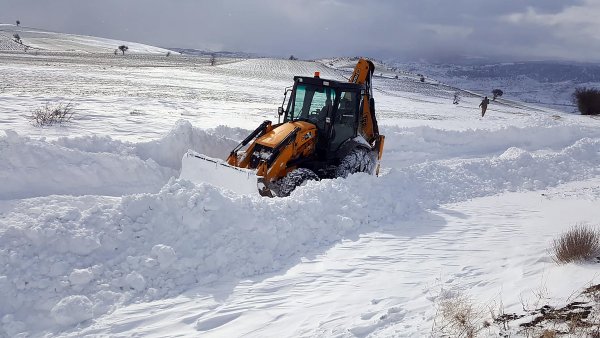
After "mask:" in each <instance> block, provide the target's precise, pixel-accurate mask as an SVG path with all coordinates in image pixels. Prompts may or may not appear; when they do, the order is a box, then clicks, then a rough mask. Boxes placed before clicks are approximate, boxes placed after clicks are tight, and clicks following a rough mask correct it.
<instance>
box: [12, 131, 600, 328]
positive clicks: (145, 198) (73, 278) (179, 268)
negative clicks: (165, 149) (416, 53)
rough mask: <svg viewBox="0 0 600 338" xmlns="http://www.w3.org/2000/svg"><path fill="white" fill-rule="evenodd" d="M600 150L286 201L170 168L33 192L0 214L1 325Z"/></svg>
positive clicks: (179, 284) (193, 280) (199, 278)
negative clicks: (116, 190) (136, 184)
mask: <svg viewBox="0 0 600 338" xmlns="http://www.w3.org/2000/svg"><path fill="white" fill-rule="evenodd" d="M180 128H181V127H180ZM176 129H177V128H176ZM439 132H440V133H446V132H445V131H439ZM450 135H452V134H450ZM457 135H461V134H457ZM467 135H468V133H467ZM463 136H464V135H463ZM450 137H451V136H450ZM8 138H16V140H12V141H7V140H3V142H5V143H9V144H13V143H15V142H17V143H18V142H23V144H22V145H21V146H20V147H16V148H21V149H22V147H29V145H28V143H30V142H33V141H31V140H23V139H22V138H20V137H18V136H15V135H12V134H10V133H9V137H8ZM167 138H168V137H166V138H165V139H167ZM567 139H568V138H567ZM567 139H565V140H563V141H565V142H567ZM11 142H12V143H11ZM62 142H64V141H62ZM162 142H164V143H168V141H166V140H162ZM91 143H93V142H91ZM78 144H79V147H80V148H82V147H85V145H84V144H83V143H82V142H80V143H78ZM161 144H162V143H161V140H159V141H157V143H156V147H157V148H160V147H161V146H162V145H161ZM38 146H39V145H38ZM554 146H556V144H555V145H554ZM49 147H50V146H49ZM91 148H93V147H91ZM116 148H118V147H114V149H116ZM27 149H28V148H27ZM33 149H36V148H35V147H33ZM40 149H45V148H43V147H42V146H40ZM71 151H75V150H73V149H67V150H64V152H65V154H70V153H69V152H71ZM80 151H81V150H80ZM599 152H600V140H599V139H594V138H583V139H580V140H576V141H575V142H573V143H572V144H569V145H567V146H565V147H562V148H561V149H557V151H546V152H541V153H540V152H531V151H527V150H524V149H522V148H517V147H508V148H507V149H505V151H503V152H501V153H500V154H498V155H497V156H493V157H491V158H473V159H469V160H464V159H453V160H443V161H433V162H423V163H419V164H415V165H412V166H407V167H397V168H390V170H389V172H388V173H387V174H386V175H384V176H382V177H379V178H376V177H372V176H368V175H364V174H356V175H352V176H350V177H349V178H348V179H334V180H324V181H321V182H309V183H308V184H307V185H306V186H303V187H301V188H299V189H297V190H296V191H294V192H293V193H292V194H291V196H290V197H288V198H278V199H264V198H257V197H250V196H238V195H234V194H232V193H229V192H227V191H223V190H220V189H219V188H216V187H213V186H210V185H207V184H201V185H193V184H192V183H190V182H188V181H185V180H178V179H174V178H171V179H169V180H168V182H167V183H166V184H164V186H162V188H161V189H160V190H159V191H157V192H153V193H141V194H135V195H128V196H124V197H122V198H120V199H118V200H115V199H114V198H113V199H103V198H101V197H97V198H92V197H80V198H73V197H68V196H62V197H61V196H51V197H42V198H32V199H27V200H24V201H21V202H20V204H19V205H17V206H16V207H15V208H14V210H13V211H11V212H9V213H4V214H0V216H1V217H2V218H0V293H1V294H0V299H3V300H4V301H3V302H0V318H3V321H2V325H3V326H1V327H0V333H1V332H2V330H4V332H7V334H9V335H10V332H20V331H19V330H18V329H19V328H25V327H33V328H36V329H37V330H45V331H51V332H59V331H60V330H63V329H68V328H69V327H72V326H73V325H76V324H77V323H79V322H82V321H86V320H88V319H90V318H94V317H97V316H100V315H102V314H104V313H108V312H111V311H112V310H114V308H115V306H117V305H118V304H126V303H131V302H135V301H151V300H156V299H162V298H165V297H170V296H175V295H179V294H181V293H183V292H185V291H186V290H189V289H190V288H192V287H194V286H197V285H199V284H207V283H233V284H235V283H236V281H237V280H240V279H242V278H252V276H257V275H261V274H264V273H266V272H272V271H279V270H281V269H285V268H288V267H291V266H293V265H295V264H296V263H297V262H298V261H299V259H300V258H301V257H304V256H307V255H308V256H310V255H314V254H318V253H319V252H322V251H323V250H326V249H327V248H329V247H331V246H332V245H333V244H334V243H336V242H339V241H340V240H341V239H344V238H354V237H355V236H357V235H358V234H359V233H361V232H364V231H373V230H377V229H380V228H384V227H393V226H394V224H395V223H396V222H397V220H399V219H407V218H410V217H412V216H414V215H415V214H417V213H420V212H423V210H425V209H428V208H435V207H436V206H437V205H439V204H442V203H447V202H457V201H464V200H467V199H471V198H475V197H480V196H487V195H493V194H497V193H500V192H503V191H514V190H531V189H542V188H545V187H549V186H554V185H557V184H560V183H563V182H566V181H569V180H582V179H586V178H589V177H594V176H598V175H599V174H600V169H599V168H600V167H599V165H600V153H599ZM150 153H152V151H150ZM65 154H60V155H61V156H63V157H65V158H67V155H65ZM102 154H104V153H102ZM150 155H151V154H150ZM15 156H16V155H15ZM106 156H108V155H106ZM138 160H139V161H143V160H141V159H139V158H138ZM136 161H137V160H136ZM147 161H150V159H149V160H147ZM164 161H165V162H164V163H168V160H166V159H164ZM152 162H154V163H156V161H155V160H152ZM148 166H150V164H148ZM50 169H52V170H53V168H52V167H50ZM132 176H133V175H132ZM130 178H131V176H130ZM86 198H88V199H91V200H86ZM233 210H235V212H232V211H233ZM73 318H74V319H73Z"/></svg>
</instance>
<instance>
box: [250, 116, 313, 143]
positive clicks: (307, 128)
mask: <svg viewBox="0 0 600 338" xmlns="http://www.w3.org/2000/svg"><path fill="white" fill-rule="evenodd" d="M296 128H300V130H299V132H298V138H305V135H306V134H307V133H311V135H310V138H312V137H314V136H316V130H317V127H316V126H315V125H314V124H312V123H310V122H305V121H294V122H287V123H283V124H280V125H279V126H277V127H275V128H273V130H271V131H270V132H268V133H266V134H264V135H263V136H261V137H259V138H258V139H257V140H256V143H258V144H260V145H263V146H265V147H269V148H275V147H276V146H277V145H279V144H280V143H281V142H283V140H284V139H285V138H286V137H287V136H288V135H290V134H291V133H292V132H293V131H294V130H295V129H296Z"/></svg>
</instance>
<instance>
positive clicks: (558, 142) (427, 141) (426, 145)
mask: <svg viewBox="0 0 600 338" xmlns="http://www.w3.org/2000/svg"><path fill="white" fill-rule="evenodd" d="M382 133H383V134H385V136H386V144H385V153H384V156H383V162H384V164H385V165H386V166H390V167H398V166H406V165H409V164H413V163H420V162H423V161H432V160H439V159H448V158H454V157H461V158H472V157H482V156H487V155H498V154H501V153H502V152H503V151H505V150H506V149H507V148H509V147H519V148H522V149H525V150H528V151H537V150H559V149H561V148H563V147H566V146H568V145H571V144H573V143H574V142H575V141H577V140H579V139H581V138H582V137H590V138H598V137H600V130H599V129H598V128H590V127H583V126H578V125H562V124H551V125H548V126H544V127H542V126H536V127H533V126H531V127H521V128H518V127H514V126H509V127H504V128H500V129H495V130H485V129H467V130H462V131H450V130H446V131H441V130H439V129H436V128H432V127H428V126H420V127H412V128H400V127H393V126H385V127H383V128H382Z"/></svg>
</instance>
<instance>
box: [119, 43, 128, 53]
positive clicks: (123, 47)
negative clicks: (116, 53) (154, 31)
mask: <svg viewBox="0 0 600 338" xmlns="http://www.w3.org/2000/svg"><path fill="white" fill-rule="evenodd" d="M128 49H129V47H127V46H125V45H120V46H119V50H120V51H121V52H122V53H123V55H125V51H126V50H128Z"/></svg>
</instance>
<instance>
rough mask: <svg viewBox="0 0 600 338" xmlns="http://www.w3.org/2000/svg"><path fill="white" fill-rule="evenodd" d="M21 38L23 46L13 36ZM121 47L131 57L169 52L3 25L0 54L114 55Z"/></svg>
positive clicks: (142, 46) (141, 45) (113, 41)
mask: <svg viewBox="0 0 600 338" xmlns="http://www.w3.org/2000/svg"><path fill="white" fill-rule="evenodd" d="M14 34H18V35H19V36H20V37H21V40H22V43H21V44H17V43H16V42H14V41H13V35H14ZM120 45H126V46H127V47H129V49H128V50H127V52H128V53H143V54H162V55H164V54H165V53H167V52H169V50H167V49H164V48H159V47H153V46H149V45H144V44H141V43H135V42H128V41H120V40H114V39H105V38H99V37H93V36H84V35H76V34H66V33H56V32H49V31H44V30H41V29H37V28H30V27H22V26H19V27H17V26H15V25H9V24H0V51H6V50H8V51H16V50H18V51H23V49H24V47H25V46H26V47H28V48H30V49H32V50H39V51H51V52H80V53H112V52H113V51H114V50H115V49H117V47H118V46H120Z"/></svg>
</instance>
